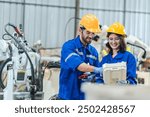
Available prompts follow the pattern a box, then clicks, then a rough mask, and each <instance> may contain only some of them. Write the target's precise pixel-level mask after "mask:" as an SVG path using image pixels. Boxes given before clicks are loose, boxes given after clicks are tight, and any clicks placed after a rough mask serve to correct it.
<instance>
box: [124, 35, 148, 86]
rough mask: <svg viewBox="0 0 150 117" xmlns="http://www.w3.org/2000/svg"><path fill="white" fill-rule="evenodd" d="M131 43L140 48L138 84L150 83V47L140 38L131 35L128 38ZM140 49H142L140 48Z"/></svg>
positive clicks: (128, 42) (127, 40) (138, 54)
mask: <svg viewBox="0 0 150 117" xmlns="http://www.w3.org/2000/svg"><path fill="white" fill-rule="evenodd" d="M126 42H127V44H129V45H132V46H135V47H136V48H138V53H137V80H138V84H142V85H150V47H149V46H148V45H146V44H145V43H144V42H142V41H141V40H140V39H139V38H137V37H135V36H133V35H129V36H128V37H127V38H126ZM139 49H140V50H139Z"/></svg>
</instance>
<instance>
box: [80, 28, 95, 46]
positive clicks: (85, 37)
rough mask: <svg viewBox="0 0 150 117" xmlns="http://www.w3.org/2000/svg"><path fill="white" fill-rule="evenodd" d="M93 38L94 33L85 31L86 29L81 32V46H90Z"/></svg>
mask: <svg viewBox="0 0 150 117" xmlns="http://www.w3.org/2000/svg"><path fill="white" fill-rule="evenodd" d="M94 36H95V33H92V32H90V31H87V30H86V29H84V30H82V35H81V37H82V42H83V44H84V45H87V44H90V43H91V42H92V39H93V37H94Z"/></svg>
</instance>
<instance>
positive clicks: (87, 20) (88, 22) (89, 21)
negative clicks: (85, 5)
mask: <svg viewBox="0 0 150 117" xmlns="http://www.w3.org/2000/svg"><path fill="white" fill-rule="evenodd" d="M80 25H81V26H84V28H86V30H88V31H90V32H93V33H100V32H101V29H100V26H99V25H100V24H99V20H98V19H97V17H96V16H95V15H93V14H86V15H84V16H83V17H82V19H81V20H80Z"/></svg>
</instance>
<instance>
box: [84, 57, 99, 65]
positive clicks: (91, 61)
mask: <svg viewBox="0 0 150 117" xmlns="http://www.w3.org/2000/svg"><path fill="white" fill-rule="evenodd" d="M86 58H87V59H88V63H89V64H90V65H95V61H96V60H97V58H96V57H95V56H93V55H86Z"/></svg>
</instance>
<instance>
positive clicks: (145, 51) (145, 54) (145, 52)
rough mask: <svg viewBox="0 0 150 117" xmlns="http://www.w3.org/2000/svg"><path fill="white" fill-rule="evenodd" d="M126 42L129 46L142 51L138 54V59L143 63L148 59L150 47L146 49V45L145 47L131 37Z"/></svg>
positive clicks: (142, 43) (137, 39) (138, 40)
mask: <svg viewBox="0 0 150 117" xmlns="http://www.w3.org/2000/svg"><path fill="white" fill-rule="evenodd" d="M126 42H127V44H129V45H132V46H136V47H138V48H141V49H142V50H143V51H142V52H140V53H139V55H138V59H143V61H144V60H145V59H146V58H150V47H148V45H146V44H145V43H144V42H142V41H141V40H140V39H139V38H137V37H135V36H133V35H129V36H128V37H127V38H126Z"/></svg>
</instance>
